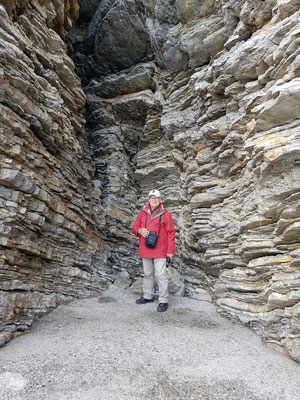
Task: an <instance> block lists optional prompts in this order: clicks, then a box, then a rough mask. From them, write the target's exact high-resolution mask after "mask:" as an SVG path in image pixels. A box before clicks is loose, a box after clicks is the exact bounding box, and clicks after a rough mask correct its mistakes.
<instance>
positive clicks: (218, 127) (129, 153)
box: [70, 0, 300, 360]
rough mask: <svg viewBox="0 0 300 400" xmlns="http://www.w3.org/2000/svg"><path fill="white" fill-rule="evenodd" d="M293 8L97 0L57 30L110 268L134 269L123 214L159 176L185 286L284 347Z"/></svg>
mask: <svg viewBox="0 0 300 400" xmlns="http://www.w3.org/2000/svg"><path fill="white" fill-rule="evenodd" d="M85 3H88V2H84V1H81V6H82V8H84V4H85ZM299 16H300V15H299V2H298V1H295V0H290V1H280V2H278V1H273V0H266V1H258V0H243V1H234V0H230V1H229V0H228V1H226V0H224V1H215V0H204V1H196V0H157V1H154V0H147V1H146V0H145V1H137V2H133V1H130V0H126V1H125V0H124V1H114V2H110V1H107V0H103V1H101V2H100V5H99V7H98V9H97V11H96V13H95V15H94V17H93V18H92V19H91V21H90V22H89V23H86V24H85V25H84V24H79V25H78V26H77V27H76V29H74V30H73V31H72V32H71V35H70V40H71V42H72V43H73V45H74V48H75V54H74V61H75V64H76V71H77V73H78V74H79V76H80V77H81V79H82V83H83V86H84V91H85V93H86V95H87V123H88V124H87V129H88V131H89V137H90V143H91V149H92V154H93V158H94V160H95V165H96V176H97V177H98V178H99V179H100V180H101V181H102V182H103V185H104V191H103V202H104V204H105V207H107V208H108V209H109V210H111V213H110V216H109V219H108V220H107V221H108V232H109V234H108V237H109V240H110V241H111V243H114V246H113V256H112V258H111V260H110V261H112V262H113V264H114V268H115V269H118V268H123V267H124V268H126V269H128V268H129V270H131V273H132V276H134V274H135V273H136V267H137V266H138V264H136V263H135V261H134V260H135V258H134V254H135V251H136V244H135V243H134V241H133V240H132V239H131V238H130V224H131V223H132V221H133V219H134V217H135V215H136V213H137V210H138V207H140V206H141V205H143V204H144V202H145V201H146V196H147V192H148V191H149V189H151V188H152V187H156V188H158V189H160V190H161V192H162V194H163V200H164V203H165V206H167V207H168V209H169V210H170V211H171V212H172V213H173V215H174V219H175V222H176V226H177V234H176V241H177V252H176V262H175V265H176V268H177V270H178V271H179V272H180V273H181V274H182V275H183V276H184V278H185V282H186V291H187V293H188V294H190V295H194V294H195V293H197V290H199V288H204V289H206V290H208V291H209V292H210V293H211V295H213V297H214V299H215V301H216V303H217V305H218V307H219V311H220V312H222V313H223V314H227V315H230V316H232V317H234V318H237V319H239V320H240V321H242V322H243V323H246V324H247V325H249V326H251V327H252V328H254V329H255V330H256V331H257V332H258V333H259V334H260V335H261V336H263V337H264V338H265V339H266V341H268V342H269V343H272V344H274V345H275V346H277V345H278V346H280V347H282V348H285V349H286V350H287V351H288V352H289V353H290V354H291V355H292V357H294V359H296V360H299V357H300V352H299V351H300V347H299V345H300V344H299V339H298V335H299V327H300V321H299V316H300V315H299V310H300V309H299V300H300V286H299V283H300V281H299V219H300V214H299V210H300V207H299V201H300V190H299V189H300V178H299V176H300V175H299V172H300V171H299V166H300V153H299V115H300V112H299V111H300V109H299V104H300V103H299V93H300V81H299V77H300V75H299V45H298V42H299V28H300V25H299ZM121 38H126V40H125V41H123V40H121ZM116 42H117V46H116ZM87 60H88V62H87ZM136 206H137V207H136Z"/></svg>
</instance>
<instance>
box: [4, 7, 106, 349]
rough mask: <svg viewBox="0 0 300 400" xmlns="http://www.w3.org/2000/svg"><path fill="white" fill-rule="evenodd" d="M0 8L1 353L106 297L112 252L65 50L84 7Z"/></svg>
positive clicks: (77, 88) (77, 84) (78, 96)
mask: <svg viewBox="0 0 300 400" xmlns="http://www.w3.org/2000/svg"><path fill="white" fill-rule="evenodd" d="M0 3H1V4H0V81H1V88H0V109H1V112H0V167H1V169H0V232H1V237H0V253H1V258H0V346H1V345H2V344H4V343H5V342H6V341H8V340H9V339H10V338H11V337H12V336H14V335H16V334H18V332H20V331H24V330H25V329H27V328H28V326H30V325H31V323H32V321H33V320H34V319H35V317H36V316H37V315H40V314H43V313H45V312H46V311H47V310H49V309H52V308H53V307H55V306H57V305H58V304H60V303H61V302H66V301H69V300H70V299H72V298H74V297H79V296H89V295H92V294H99V293H100V292H101V289H102V288H103V287H105V286H106V284H105V279H104V278H103V276H102V275H103V274H104V275H105V273H104V269H103V267H104V265H105V264H106V259H107V257H108V255H109V248H108V246H107V244H105V242H104V241H103V236H105V219H104V216H103V214H104V210H103V208H102V206H101V202H100V191H99V190H98V189H95V188H94V187H93V184H92V176H93V167H92V162H91V159H90V156H89V153H88V151H87V145H86V135H85V131H84V121H83V119H82V117H81V116H80V112H81V110H82V108H83V106H84V103H85V95H84V93H83V91H82V89H81V88H80V81H79V79H78V78H77V76H76V75H75V73H74V65H73V62H72V60H71V59H70V58H69V56H68V55H67V47H66V45H65V43H64V41H63V39H65V38H66V34H67V29H69V28H70V26H71V20H72V19H74V18H76V15H77V14H78V5H77V2H76V1H64V2H62V1H56V0H53V1H47V0H44V1H40V2H38V1H35V0H31V1H29V2H27V1H26V2H25V1H15V2H13V1H9V2H7V1H0ZM3 5H4V6H6V7H7V11H6V9H5V7H3Z"/></svg>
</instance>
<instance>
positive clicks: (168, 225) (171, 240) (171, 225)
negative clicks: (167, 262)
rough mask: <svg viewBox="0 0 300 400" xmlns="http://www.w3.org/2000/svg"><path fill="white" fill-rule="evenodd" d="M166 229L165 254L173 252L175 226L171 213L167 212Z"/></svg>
mask: <svg viewBox="0 0 300 400" xmlns="http://www.w3.org/2000/svg"><path fill="white" fill-rule="evenodd" d="M166 217H167V218H166V222H165V223H166V231H167V236H168V249H167V254H174V252H175V228H174V223H173V218H172V215H171V214H170V213H169V212H167V215H166Z"/></svg>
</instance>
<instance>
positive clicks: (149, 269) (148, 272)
mask: <svg viewBox="0 0 300 400" xmlns="http://www.w3.org/2000/svg"><path fill="white" fill-rule="evenodd" d="M143 268H144V279H143V292H144V294H143V297H144V298H145V299H148V300H151V299H153V293H154V263H153V258H143Z"/></svg>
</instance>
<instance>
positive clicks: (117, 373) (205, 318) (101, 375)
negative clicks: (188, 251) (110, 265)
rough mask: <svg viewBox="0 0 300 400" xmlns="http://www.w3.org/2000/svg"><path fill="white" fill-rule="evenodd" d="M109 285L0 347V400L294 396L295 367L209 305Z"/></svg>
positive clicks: (298, 393) (298, 370)
mask: <svg viewBox="0 0 300 400" xmlns="http://www.w3.org/2000/svg"><path fill="white" fill-rule="evenodd" d="M135 299H136V296H135V295H133V294H132V293H130V292H129V291H126V290H122V289H118V288H116V287H114V286H112V287H111V288H110V289H109V290H108V291H106V292H105V293H104V294H103V295H102V296H101V297H97V298H90V299H84V300H78V301H74V302H73V303H71V304H70V305H68V306H60V307H59V308H57V309H56V310H54V311H53V312H52V313H51V314H48V315H47V316H45V317H43V318H41V319H40V320H39V321H38V322H37V323H36V324H35V325H34V326H33V328H32V329H31V331H30V332H29V333H27V334H24V335H22V336H20V337H18V338H16V339H15V340H13V341H12V342H11V343H9V344H8V345H7V346H5V347H4V348H2V349H0V399H1V400H29V399H30V400H33V399H34V400H40V399H43V400H100V399H101V400H110V399H114V400H118V399H120V400H121V399H126V400H131V399H132V400H135V399H136V400H142V399H147V400H149V399H150V400H152V399H155V400H156V399H161V400H167V399H205V400H220V399H226V400H235V399H236V400H250V399H251V400H271V399H272V400H277V399H282V400H289V399H292V400H298V399H299V398H300V367H299V365H298V364H297V363H296V362H294V361H293V360H292V359H290V358H289V357H287V356H285V355H283V354H281V353H278V352H276V351H275V350H273V349H270V348H267V347H266V346H264V345H263V344H262V343H261V341H260V339H259V337H258V336H256V335H255V334H254V333H253V332H251V331H250V330H249V329H247V328H245V327H243V326H241V325H239V324H234V323H232V322H230V321H228V320H227V319H224V318H222V317H220V316H219V315H218V314H217V313H216V311H215V307H214V306H213V305H212V304H210V303H208V302H205V301H199V300H192V299H189V298H178V297H172V298H171V299H170V303H169V305H170V307H169V310H168V311H167V312H166V313H158V312H157V311H156V307H157V302H154V303H150V304H146V305H136V304H135Z"/></svg>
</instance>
